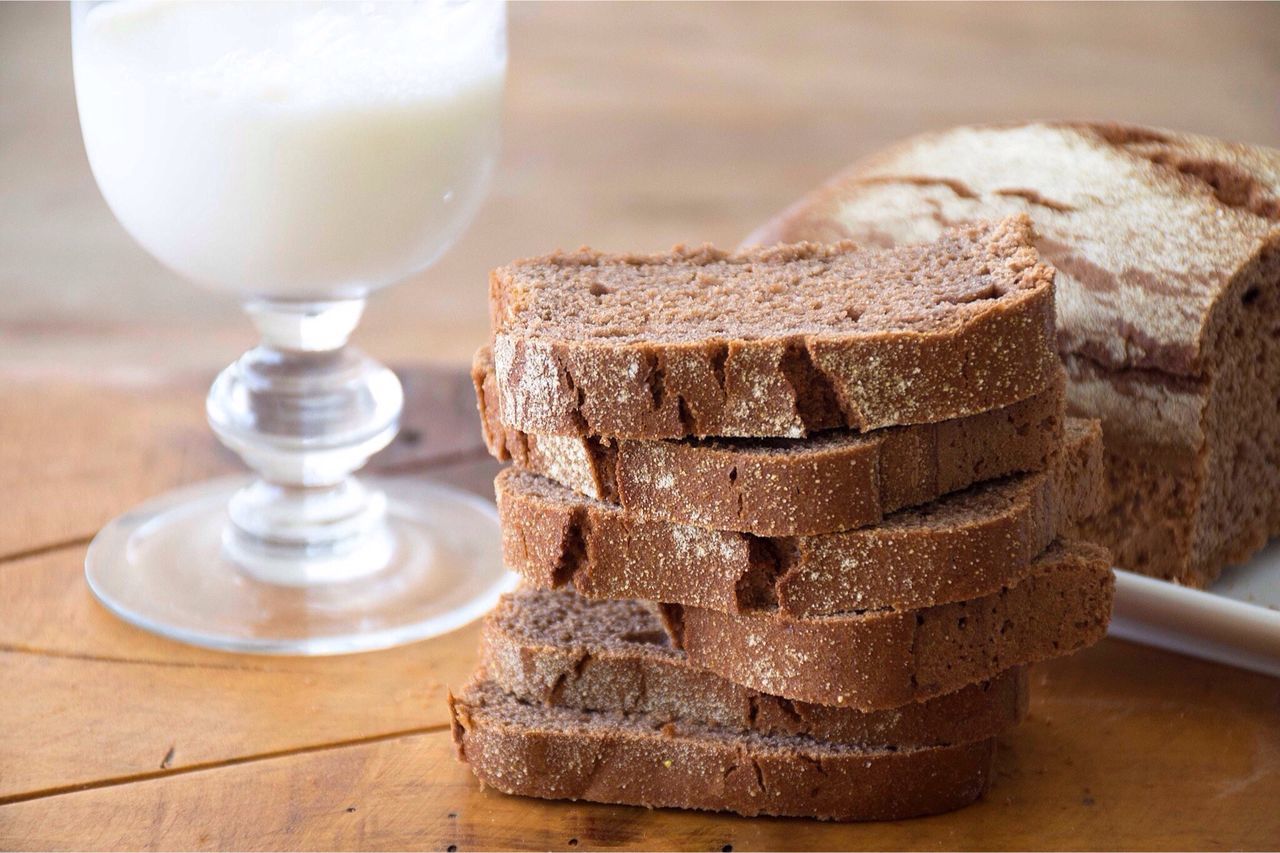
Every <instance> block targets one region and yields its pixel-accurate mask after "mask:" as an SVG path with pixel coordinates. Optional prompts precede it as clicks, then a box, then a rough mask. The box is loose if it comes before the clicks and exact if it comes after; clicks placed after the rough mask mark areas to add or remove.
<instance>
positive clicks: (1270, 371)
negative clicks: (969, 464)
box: [747, 123, 1280, 586]
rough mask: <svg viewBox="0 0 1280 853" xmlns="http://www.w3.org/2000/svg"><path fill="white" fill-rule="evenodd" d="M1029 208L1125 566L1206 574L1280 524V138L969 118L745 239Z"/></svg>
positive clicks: (1075, 400)
mask: <svg viewBox="0 0 1280 853" xmlns="http://www.w3.org/2000/svg"><path fill="white" fill-rule="evenodd" d="M1017 212H1023V213H1028V214H1030V216H1031V217H1032V219H1033V220H1034V225H1035V229H1036V231H1037V232H1038V234H1039V238H1038V239H1037V241H1036V243H1037V246H1038V247H1039V250H1040V252H1041V254H1042V256H1043V257H1044V258H1045V259H1046V260H1047V261H1049V262H1051V263H1052V264H1053V265H1054V266H1055V267H1056V268H1057V269H1058V276H1057V290H1058V295H1057V296H1058V298H1057V307H1058V319H1057V332H1058V345H1059V347H1060V349H1061V352H1062V355H1063V356H1064V358H1065V361H1066V366H1067V370H1068V372H1069V374H1070V379H1071V384H1070V388H1069V392H1068V394H1069V401H1070V407H1071V409H1072V411H1074V412H1076V413H1079V414H1084V415H1087V416H1090V417H1097V418H1101V419H1102V420H1103V422H1104V431H1105V434H1106V441H1107V467H1108V472H1109V473H1108V476H1109V480H1110V486H1111V494H1112V498H1111V508H1110V511H1108V512H1106V513H1101V514H1099V515H1098V516H1097V517H1096V519H1095V520H1094V523H1093V524H1092V526H1091V527H1090V528H1089V529H1088V530H1087V531H1086V532H1087V533H1088V534H1089V535H1090V536H1092V537H1097V538H1098V539H1099V540H1100V541H1103V542H1105V543H1106V544H1108V545H1109V546H1110V547H1111V548H1112V549H1113V550H1114V552H1115V554H1116V558H1117V562H1118V564H1119V565H1121V566H1123V567H1124V568H1127V569H1131V570H1134V571H1140V572H1144V573H1146V574H1151V575H1155V576H1157V577H1163V578H1168V579H1171V580H1175V581H1178V582H1179V583H1185V584H1192V585H1196V586H1203V585H1206V584H1208V583H1209V582H1211V581H1212V580H1213V579H1214V578H1215V577H1217V576H1218V574H1219V573H1220V571H1221V570H1222V568H1223V566H1224V565H1227V564H1230V563H1234V562H1239V561H1242V560H1245V559H1247V558H1248V557H1249V556H1250V555H1252V554H1253V553H1254V552H1255V551H1257V550H1258V549H1259V548H1261V547H1262V546H1263V545H1264V544H1265V543H1266V542H1267V540H1268V539H1269V538H1270V537H1271V536H1273V535H1276V534H1277V533H1280V417H1277V416H1276V400H1277V399H1280V336H1278V335H1277V334H1276V329H1277V328H1280V151H1277V150H1275V149H1270V148H1262V147H1258V146H1250V145H1239V144H1234V143H1230V142H1224V141H1221V140H1216V139H1210V138H1207V137H1202V136H1193V135H1190V134H1183V133H1175V132H1172V131H1166V130H1156V129H1152V128H1144V127H1132V126H1119V125H1103V124H1084V123H1032V124H1011V125H998V126H988V127H960V128H956V129H953V130H948V131H943V132H940V133H932V134H927V135H924V136H920V137H916V138H914V139H910V140H907V141H906V142H903V143H901V144H899V145H897V146H895V147H893V148H890V149H888V150H886V151H884V152H882V153H880V154H877V155H873V156H871V157H869V158H867V159H866V160H864V161H863V162H861V163H859V164H857V165H856V166H854V167H853V168H852V169H850V170H849V171H848V172H846V173H845V174H843V175H841V176H839V177H837V178H836V179H834V180H833V181H832V182H830V183H829V184H828V185H826V186H825V187H822V188H821V189H819V190H817V191H816V192H814V193H813V194H812V195H810V196H808V197H807V198H805V199H803V200H801V201H800V202H798V203H797V204H796V205H794V206H793V207H792V208H790V209H789V210H787V211H786V212H784V213H783V214H781V215H780V216H779V217H778V218H777V219H775V220H774V221H773V222H771V223H769V224H768V225H766V226H765V227H763V228H762V229H761V230H759V231H757V232H756V233H755V234H753V235H752V236H751V237H750V238H748V240H747V243H748V244H762V245H772V244H775V243H778V242H784V243H789V242H794V241H814V240H816V241H833V240H843V239H853V240H857V241H861V242H863V243H865V244H867V245H877V246H886V247H887V246H899V245H906V244H911V243H916V242H921V241H929V240H934V239H936V238H937V237H938V235H939V234H942V233H947V232H948V230H949V229H952V228H954V227H955V226H956V225H958V224H961V223H965V222H974V221H982V220H989V219H992V218H997V217H1001V216H1007V215H1010V214H1013V213H1017Z"/></svg>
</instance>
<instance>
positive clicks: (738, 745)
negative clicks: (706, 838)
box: [449, 674, 996, 821]
mask: <svg viewBox="0 0 1280 853" xmlns="http://www.w3.org/2000/svg"><path fill="white" fill-rule="evenodd" d="M449 704H450V710H451V714H452V718H453V738H454V743H455V745H456V747H457V751H458V757H459V758H460V759H462V760H463V761H466V762H467V763H469V764H470V765H471V768H472V770H473V771H474V772H475V774H476V776H477V777H478V778H479V779H480V781H481V782H482V783H483V784H484V785H486V786H488V787H491V788H496V789H497V790H499V791H502V792H504V793H508V794H520V795H524V796H530V797H542V798H547V799H568V800H590V801H593V802H601V803H618V804H623V805H635V806H646V807H650V808H652V807H676V808H686V809H702V810H708V811H730V812H737V813H738V814H741V815H746V816H754V815H760V814H767V815H779V816H788V817H810V818H820V819H824V820H845V821H853V820H895V819H898V818H908V817H916V816H919V815H927V814H936V813H938V812H945V811H950V810H952V809H957V808H960V807H961V806H965V805H968V804H969V803H972V802H973V801H974V800H976V799H978V797H980V796H981V795H982V794H983V792H984V791H986V789H987V787H988V785H989V783H990V779H991V767H992V763H993V760H994V757H995V749H996V742H995V738H988V739H986V740H981V741H974V742H972V743H967V744H961V745H957V746H945V747H933V748H927V749H898V750H893V749H867V748H863V747H857V746H851V745H847V744H833V743H825V742H822V741H817V740H814V739H812V738H808V737H804V736H766V735H758V734H743V733H739V732H731V731H726V730H724V729H719V728H715V727H711V726H703V725H698V724H693V723H688V722H683V721H672V720H668V719H666V718H665V717H655V716H653V715H648V714H624V713H617V712H604V711H582V710H577V709H571V708H563V707H558V706H549V705H532V704H527V703H524V702H521V701H520V700H518V699H516V698H515V697H513V696H511V695H510V694H508V693H506V692H504V691H503V690H501V689H500V688H499V687H498V686H497V685H496V684H494V683H493V682H491V681H488V680H486V679H485V677H484V675H483V674H481V675H480V676H478V677H477V679H476V680H475V681H473V682H472V683H471V684H469V685H468V686H467V687H466V688H465V689H464V690H463V692H462V693H461V694H460V695H458V696H456V697H454V696H451V697H450V699H449Z"/></svg>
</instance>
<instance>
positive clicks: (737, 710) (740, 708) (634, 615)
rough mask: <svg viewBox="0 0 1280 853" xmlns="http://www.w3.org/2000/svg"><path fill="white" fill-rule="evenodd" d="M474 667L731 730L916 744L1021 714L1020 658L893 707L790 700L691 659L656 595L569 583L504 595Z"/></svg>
mask: <svg viewBox="0 0 1280 853" xmlns="http://www.w3.org/2000/svg"><path fill="white" fill-rule="evenodd" d="M482 661H483V663H482V667H483V669H484V671H485V672H486V674H487V676H488V678H489V679H490V680H492V681H493V682H495V683H496V684H498V685H499V686H500V687H501V688H502V689H503V690H504V691H506V692H507V693H510V694H512V695H513V696H515V697H517V698H518V699H520V700H522V701H524V702H529V703H532V704H547V705H558V706H562V707H567V708H577V709H579V710H586V711H620V712H625V713H641V714H648V715H652V716H655V717H659V718H662V719H667V720H677V719H680V720H687V721H696V722H698V723H701V724H706V725H711V726H718V727H722V728H725V729H729V730H735V731H740V732H755V733H757V734H761V735H770V736H779V737H790V736H796V735H804V736H807V737H810V738H814V739H816V740H821V741H827V742H833V743H852V744H860V745H862V746H867V747H881V748H887V747H896V748H899V749H902V748H910V749H915V748H921V747H930V746H945V745H951V744H958V743H971V742H973V741H977V740H985V739H986V738H989V737H993V736H995V735H997V734H999V733H1000V732H1002V731H1004V730H1005V729H1007V728H1008V727H1010V726H1012V725H1013V724H1015V723H1017V722H1018V721H1019V720H1021V719H1022V718H1023V717H1024V716H1025V715H1026V708H1027V695H1028V686H1027V677H1026V672H1025V670H1024V669H1023V668H1021V667H1015V668H1013V669H1009V670H1006V671H1005V672H1003V673H1000V674H999V675H997V676H995V677H994V678H993V679H991V680H990V681H985V682H981V683H977V684H969V685H966V686H964V687H962V688H960V689H959V690H958V691H956V692H953V693H947V694H945V695H942V696H938V697H936V698H934V699H929V700H927V701H924V702H919V703H910V704H907V705H903V706H901V707H899V708H894V709H892V710H891V711H871V712H862V711H858V710H855V709H852V708H833V707H830V706H827V705H815V704H812V703H809V702H792V701H790V700H788V699H781V698H779V697H777V696H771V695H769V694H767V693H760V692H758V691H755V690H751V689H749V688H746V687H742V686H740V685H737V684H734V683H733V682H731V681H728V680H726V679H724V678H721V677H720V676H718V675H716V674H715V673H712V672H710V671H709V670H706V669H703V668H701V667H697V666H694V665H692V664H691V663H690V662H689V660H688V658H687V657H686V656H685V654H684V652H682V651H680V650H679V649H677V648H675V647H674V646H673V645H672V643H671V640H670V638H669V636H668V635H667V632H666V630H664V628H663V624H662V621H661V619H660V618H659V617H658V614H657V612H656V611H655V608H654V605H651V604H649V603H647V602H643V601H635V600H631V599H622V600H616V601H614V600H606V601H592V600H589V599H586V598H583V597H582V596H580V595H577V594H576V593H573V592H571V591H568V590H560V591H554V592H553V591H549V590H537V589H528V588H525V589H521V590H519V591H517V592H515V593H512V594H510V595H506V596H503V598H502V600H501V601H500V602H499V603H498V606H497V608H496V609H495V610H494V611H493V612H492V613H491V614H490V615H489V616H488V618H487V619H486V621H485V626H484V639H483V656H482Z"/></svg>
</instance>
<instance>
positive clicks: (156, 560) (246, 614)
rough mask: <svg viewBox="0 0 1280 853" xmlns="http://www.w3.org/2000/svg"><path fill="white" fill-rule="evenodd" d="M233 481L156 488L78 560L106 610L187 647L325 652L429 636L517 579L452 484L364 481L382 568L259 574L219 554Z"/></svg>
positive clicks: (493, 521) (485, 523) (496, 541)
mask: <svg viewBox="0 0 1280 853" xmlns="http://www.w3.org/2000/svg"><path fill="white" fill-rule="evenodd" d="M248 482H250V478H247V477H231V478H224V479H218V480H211V481H208V482H204V483H198V484H196V485H194V486H187V487H185V488H182V489H178V490H175V491H172V492H169V493H167V494H165V495H162V496H160V497H158V498H156V499H154V500H151V501H149V502H147V503H146V504H143V505H142V506H140V507H138V508H136V509H134V510H133V511H132V512H129V513H127V514H125V515H122V516H120V517H119V518H117V519H115V520H114V521H112V522H111V523H109V524H108V525H107V526H106V527H104V528H103V529H102V531H101V532H100V533H99V534H98V535H97V537H96V538H94V540H93V542H92V543H91V544H90V545H89V553H88V555H87V556H86V557H85V576H86V577H87V578H88V581H89V587H90V588H91V589H92V590H93V593H94V595H96V596H97V597H98V600H99V601H101V602H102V603H103V604H104V605H105V606H106V607H107V608H108V609H109V610H111V611H112V612H113V613H115V614H117V615H118V616H120V617H121V618H123V619H125V620H126V621H128V622H132V623H133V624H134V625H137V626H139V627H141V628H144V629H146V630H148V631H152V632H154V633H156V634H161V635H163V636H165V637H169V638H171V639H174V640H179V641H181V642H184V643H191V644H193V645H197V646H206V647H209V648H214V649H221V650H225V651H235V652H256V653H261V654H281V655H332V654H344V653H348V652H361V651H369V650H372V649H382V648H388V647H391V646H398V645H402V644H404V643H410V642H413V641H415V640H422V639H425V638H427V637H434V636H436V635H439V634H444V633H446V632H448V631H452V630H453V629H455V628H459V627H461V626H463V625H465V624H467V623H468V622H471V621H473V620H475V619H477V618H479V617H480V616H482V615H483V614H484V613H485V612H486V611H487V610H489V609H490V608H491V607H493V605H494V604H495V603H496V602H497V599H498V596H499V595H501V594H502V593H503V592H506V591H508V590H510V589H512V588H513V587H514V586H515V581H516V578H515V576H514V575H513V574H511V573H510V572H507V571H506V570H505V569H504V568H503V565H502V553H501V545H500V542H501V540H500V536H499V532H498V519H497V513H496V512H495V511H494V508H493V507H492V505H490V504H489V503H488V502H486V501H483V500H481V499H480V498H477V497H475V496H474V495H471V494H468V493H466V492H462V491H460V490H458V489H454V488H451V487H448V486H444V485H440V484H436V483H429V482H425V481H422V480H416V479H411V478H407V477H396V478H385V477H373V476H368V477H362V478H361V482H362V483H364V484H365V486H367V487H368V488H369V489H378V490H381V491H383V492H384V493H385V494H386V498H387V519H386V522H387V531H388V535H389V536H390V539H391V549H392V550H391V556H390V560H389V562H388V564H387V566H386V567H385V568H384V569H382V570H381V571H379V572H376V573H374V574H366V575H364V576H362V577H359V578H357V579H354V580H343V581H333V582H314V583H310V584H306V585H281V584H273V583H266V582H263V581H261V580H256V579H255V578H254V577H253V576H251V575H250V574H248V573H246V572H245V571H243V570H242V569H241V568H240V567H239V566H237V565H236V564H235V563H233V562H231V561H230V560H229V559H228V558H227V556H226V555H225V553H224V550H223V533H224V530H225V529H226V527H227V522H228V515H227V504H228V501H230V500H231V497H232V495H234V494H235V493H236V491H237V490H238V489H240V488H241V487H243V486H245V485H246V484H247V483H248Z"/></svg>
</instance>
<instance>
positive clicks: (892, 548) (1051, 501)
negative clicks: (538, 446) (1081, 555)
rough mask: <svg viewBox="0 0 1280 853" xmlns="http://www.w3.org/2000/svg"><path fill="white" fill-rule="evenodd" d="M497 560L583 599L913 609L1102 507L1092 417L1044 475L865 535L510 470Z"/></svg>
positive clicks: (1011, 573)
mask: <svg viewBox="0 0 1280 853" xmlns="http://www.w3.org/2000/svg"><path fill="white" fill-rule="evenodd" d="M494 485H495V490H496V492H497V497H498V514H499V518H500V520H501V527H502V549H503V558H504V560H505V561H506V564H507V566H508V567H509V568H511V569H513V570H514V571H517V572H519V573H520V574H521V575H522V576H523V577H524V578H525V580H526V581H527V582H529V583H532V584H533V585H535V586H538V587H543V588H557V587H561V586H565V585H572V586H573V587H575V588H576V589H577V590H578V591H579V592H580V593H582V594H583V595H585V596H587V597H590V598H644V599H649V600H652V601H664V602H675V603H679V604H688V605H697V606H700V607H708V608H713V609H716V610H720V611H722V612H725V613H735V612H738V611H740V610H742V609H751V608H756V607H760V606H765V605H768V606H776V607H778V608H779V609H780V610H781V611H782V612H784V613H786V614H788V615H790V616H796V617H802V616H803V617H807V616H815V615H822V614H829V613H838V612H842V611H846V610H855V609H858V610H861V609H877V608H884V607H896V608H915V607H923V606H926V605H929V604H937V603H940V602H947V601H959V600H962V599H966V598H973V597H975V596H979V595H985V594H986V593H988V592H991V591H993V590H998V589H1000V587H1002V586H1003V585H1004V584H1006V583H1007V582H1008V581H1009V579H1010V578H1012V577H1015V576H1017V574H1018V573H1019V572H1020V571H1021V570H1022V569H1023V568H1024V567H1025V566H1026V564H1027V563H1029V562H1030V561H1031V560H1032V558H1034V557H1035V556H1036V555H1037V554H1039V553H1040V552H1041V551H1043V550H1044V549H1045V548H1046V547H1048V546H1049V544H1050V543H1051V542H1052V541H1053V539H1054V538H1055V537H1056V536H1057V535H1058V534H1059V532H1060V530H1061V529H1063V527H1064V526H1065V525H1066V524H1067V523H1068V522H1070V521H1071V520H1072V519H1073V518H1076V517H1081V518H1083V517H1086V516H1088V515H1091V514H1092V513H1093V512H1095V511H1096V510H1097V509H1098V508H1099V507H1100V505H1101V503H1102V500H1103V496H1104V493H1103V480H1102V439H1101V435H1100V432H1099V429H1098V426H1097V423H1096V422H1093V421H1071V422H1069V423H1068V426H1067V441H1066V444H1065V446H1064V448H1063V451H1062V452H1061V453H1060V454H1059V455H1058V457H1056V459H1055V461H1054V462H1053V464H1051V465H1050V467H1049V469H1047V470H1046V471H1043V472H1039V473H1035V474H1022V475H1017V476H1014V477H1009V478H1006V479H1003V480H996V481H992V482H990V483H984V484H981V485H978V486H973V487H970V488H969V489H966V490H964V491H960V492H954V493H952V494H950V495H948V496H946V497H944V498H941V499H939V500H937V501H935V502H934V503H931V504H925V505H924V506H921V507H916V508H911V509H904V510H900V511H899V512H897V513H894V514H893V515H890V516H889V517H888V518H886V519H885V521H884V522H882V523H881V524H878V525H876V526H874V527H866V528H861V529H859V530H850V531H844V532H841V533H827V534H820V535H817V536H795V537H773V538H768V537H758V536H752V535H750V534H743V533H733V532H729V531H723V530H707V529H704V528H700V527H693V526H690V525H681V524H671V523H670V522H665V521H640V520H637V519H634V518H632V517H630V516H629V515H628V514H627V513H625V512H624V511H623V510H621V509H620V508H618V507H617V506H616V505H614V504H609V503H605V502H603V501H597V500H593V499H591V498H587V497H584V496H582V495H579V494H577V493H576V492H573V491H571V490H569V489H567V488H565V487H563V486H559V485H556V484H555V483H552V482H551V481H550V480H547V479H544V478H542V477H538V476H537V475H535V474H529V473H527V472H524V471H520V470H517V469H512V468H509V469H507V470H506V471H503V472H502V473H501V474H499V475H498V478H497V480H496V482H495V484H494Z"/></svg>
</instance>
